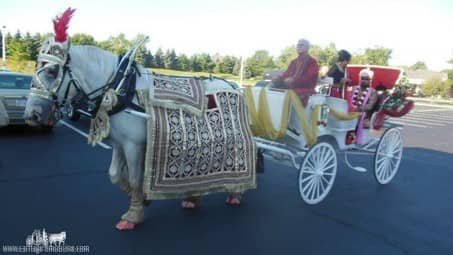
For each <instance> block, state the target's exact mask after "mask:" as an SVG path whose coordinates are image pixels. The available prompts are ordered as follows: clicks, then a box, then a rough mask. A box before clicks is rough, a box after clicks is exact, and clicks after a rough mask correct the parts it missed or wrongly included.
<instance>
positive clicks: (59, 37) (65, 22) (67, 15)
mask: <svg viewBox="0 0 453 255" xmlns="http://www.w3.org/2000/svg"><path fill="white" fill-rule="evenodd" d="M74 12H75V9H71V7H69V8H68V9H67V10H66V11H64V12H63V14H61V16H60V17H56V18H55V19H54V20H53V29H54V31H55V41H57V42H64V41H66V40H67V39H68V34H67V33H66V30H67V29H68V26H69V21H70V20H71V17H72V14H73V13H74Z"/></svg>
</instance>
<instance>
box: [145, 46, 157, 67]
mask: <svg viewBox="0 0 453 255" xmlns="http://www.w3.org/2000/svg"><path fill="white" fill-rule="evenodd" d="M153 63H154V57H153V54H151V51H150V50H147V51H146V53H145V56H144V61H143V66H144V67H147V68H150V67H153Z"/></svg>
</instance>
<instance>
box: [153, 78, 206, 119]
mask: <svg viewBox="0 0 453 255" xmlns="http://www.w3.org/2000/svg"><path fill="white" fill-rule="evenodd" d="M153 89H154V99H153V100H152V104H153V105H155V106H161V107H165V108H171V109H179V108H182V109H184V110H186V111H188V112H190V113H193V114H196V115H197V116H202V114H203V110H204V109H205V106H206V99H205V96H204V94H205V91H204V86H203V83H202V81H201V80H200V79H197V78H193V77H181V76H166V75H156V76H154V77H153Z"/></svg>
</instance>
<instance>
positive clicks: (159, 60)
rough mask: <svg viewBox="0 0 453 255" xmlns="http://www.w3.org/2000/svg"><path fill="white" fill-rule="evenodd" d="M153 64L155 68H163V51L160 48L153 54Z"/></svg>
mask: <svg viewBox="0 0 453 255" xmlns="http://www.w3.org/2000/svg"><path fill="white" fill-rule="evenodd" d="M154 63H155V64H154V67H155V68H165V64H164V51H163V50H162V48H159V49H157V51H156V54H154Z"/></svg>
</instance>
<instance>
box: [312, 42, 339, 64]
mask: <svg viewBox="0 0 453 255" xmlns="http://www.w3.org/2000/svg"><path fill="white" fill-rule="evenodd" d="M310 55H312V56H313V57H314V58H316V60H317V62H318V65H319V66H320V67H321V66H328V67H330V66H332V65H333V64H334V63H335V62H336V61H337V58H338V51H337V48H336V47H335V44H334V43H330V44H329V45H328V46H327V47H325V48H322V47H320V46H318V45H313V46H312V47H311V48H310Z"/></svg>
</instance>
